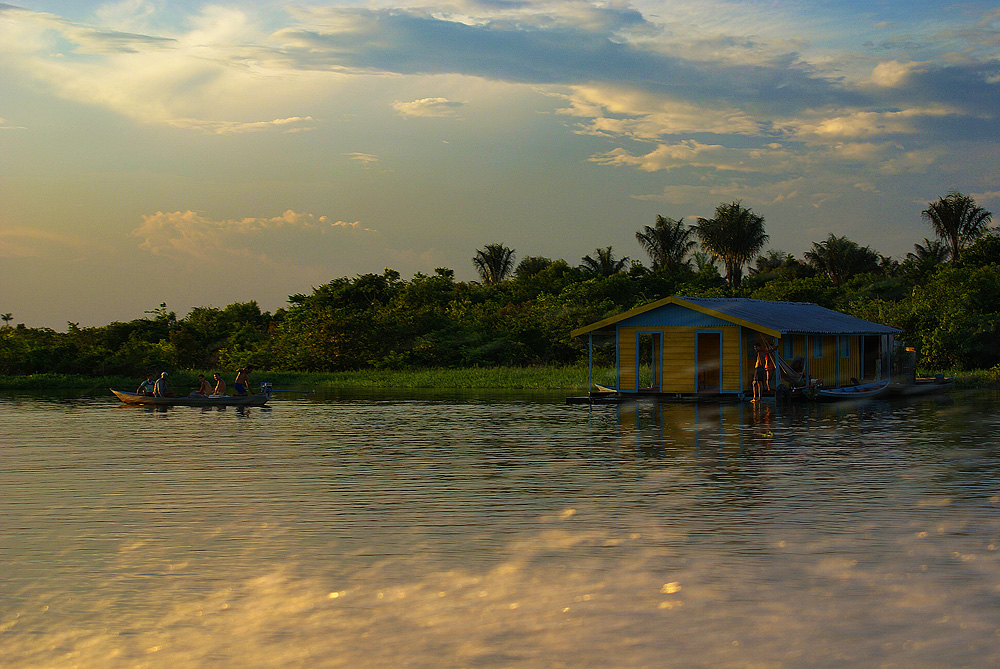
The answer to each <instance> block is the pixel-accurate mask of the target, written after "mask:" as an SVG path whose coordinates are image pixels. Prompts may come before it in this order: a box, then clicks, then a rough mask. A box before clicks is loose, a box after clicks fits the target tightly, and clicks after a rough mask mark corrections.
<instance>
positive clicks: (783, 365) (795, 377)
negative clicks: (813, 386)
mask: <svg viewBox="0 0 1000 669" xmlns="http://www.w3.org/2000/svg"><path fill="white" fill-rule="evenodd" d="M768 355H770V356H771V357H772V358H774V361H775V362H776V363H777V364H778V369H779V370H780V371H781V378H782V379H784V380H785V381H787V382H788V385H789V386H804V385H805V383H806V375H805V373H803V372H797V371H795V370H794V369H793V368H792V366H791V365H789V364H788V363H787V362H785V361H784V360H782V358H781V356H778V355H774V354H770V353H769V354H768Z"/></svg>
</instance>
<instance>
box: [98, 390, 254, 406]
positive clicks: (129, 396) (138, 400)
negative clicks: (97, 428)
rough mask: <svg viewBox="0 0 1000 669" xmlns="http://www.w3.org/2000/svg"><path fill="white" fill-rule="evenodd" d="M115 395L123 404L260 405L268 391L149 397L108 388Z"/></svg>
mask: <svg viewBox="0 0 1000 669" xmlns="http://www.w3.org/2000/svg"><path fill="white" fill-rule="evenodd" d="M110 390H111V392H113V393H114V394H115V397H117V398H118V399H120V400H121V401H122V402H124V403H125V404H132V405H141V406H168V407H169V406H174V407H232V406H239V407H262V406H264V405H265V404H266V403H267V401H268V400H269V399H271V394H270V393H260V394H257V395H223V396H218V395H210V396H208V397H189V396H187V395H184V396H181V397H150V396H149V395H138V394H136V393H130V392H127V391H124V390H115V389H114V388H110Z"/></svg>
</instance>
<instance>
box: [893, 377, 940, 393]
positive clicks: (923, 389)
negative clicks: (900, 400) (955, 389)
mask: <svg viewBox="0 0 1000 669" xmlns="http://www.w3.org/2000/svg"><path fill="white" fill-rule="evenodd" d="M954 385H955V377H954V376H948V377H945V376H938V377H930V378H918V379H916V380H914V382H913V383H895V382H894V383H890V384H889V389H888V390H887V391H886V396H888V397H919V396H921V395H937V394H939V393H946V392H948V391H949V390H951V388H952V386H954Z"/></svg>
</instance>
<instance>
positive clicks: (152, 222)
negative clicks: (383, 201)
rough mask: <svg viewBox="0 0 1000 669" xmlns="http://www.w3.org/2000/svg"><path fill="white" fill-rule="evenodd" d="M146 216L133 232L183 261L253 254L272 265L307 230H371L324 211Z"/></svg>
mask: <svg viewBox="0 0 1000 669" xmlns="http://www.w3.org/2000/svg"><path fill="white" fill-rule="evenodd" d="M142 219H143V222H142V224H141V225H140V226H139V227H137V228H136V229H135V230H133V231H132V233H131V234H132V235H133V236H134V237H137V238H139V239H140V242H139V248H141V249H143V250H145V251H148V252H149V253H151V254H153V255H156V256H161V257H164V258H170V259H173V260H179V261H183V262H194V261H198V262H206V263H207V262H214V261H217V260H224V259H234V258H237V259H243V258H249V259H253V260H255V261H258V262H262V263H265V264H268V265H274V264H280V262H281V260H282V256H281V255H280V254H281V253H283V252H287V251H288V250H289V247H290V246H292V245H294V244H295V243H298V242H299V241H301V239H302V235H303V234H305V235H307V239H313V242H312V243H319V241H318V239H315V237H316V236H322V235H324V234H326V233H328V232H329V231H331V230H346V231H355V232H371V230H369V229H368V228H365V227H364V226H362V225H361V224H360V222H358V221H355V222H353V223H349V222H345V221H331V220H330V219H329V218H328V217H326V216H319V217H317V216H315V215H313V214H308V213H298V212H294V211H292V210H288V211H286V212H284V213H283V214H281V215H280V216H274V217H271V218H243V219H238V220H237V219H230V220H213V219H209V218H206V217H204V216H202V215H201V214H198V213H196V212H193V211H184V212H180V211H176V212H166V213H164V212H162V211H158V212H156V213H155V214H150V215H147V216H143V217H142ZM288 235H293V236H294V237H295V239H292V238H290V237H289V236H288ZM264 248H266V249H267V252H265V251H263V250H262V249H264ZM275 253H277V254H278V255H277V256H275Z"/></svg>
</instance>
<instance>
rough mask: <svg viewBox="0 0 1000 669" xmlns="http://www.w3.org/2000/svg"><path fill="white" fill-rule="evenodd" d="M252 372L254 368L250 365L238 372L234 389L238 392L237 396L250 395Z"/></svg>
mask: <svg viewBox="0 0 1000 669" xmlns="http://www.w3.org/2000/svg"><path fill="white" fill-rule="evenodd" d="M252 371H253V367H251V366H250V365H247V366H246V367H240V368H239V369H237V370H236V379H235V380H234V381H233V389H234V390H236V394H237V395H247V394H249V388H250V372H252Z"/></svg>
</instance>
